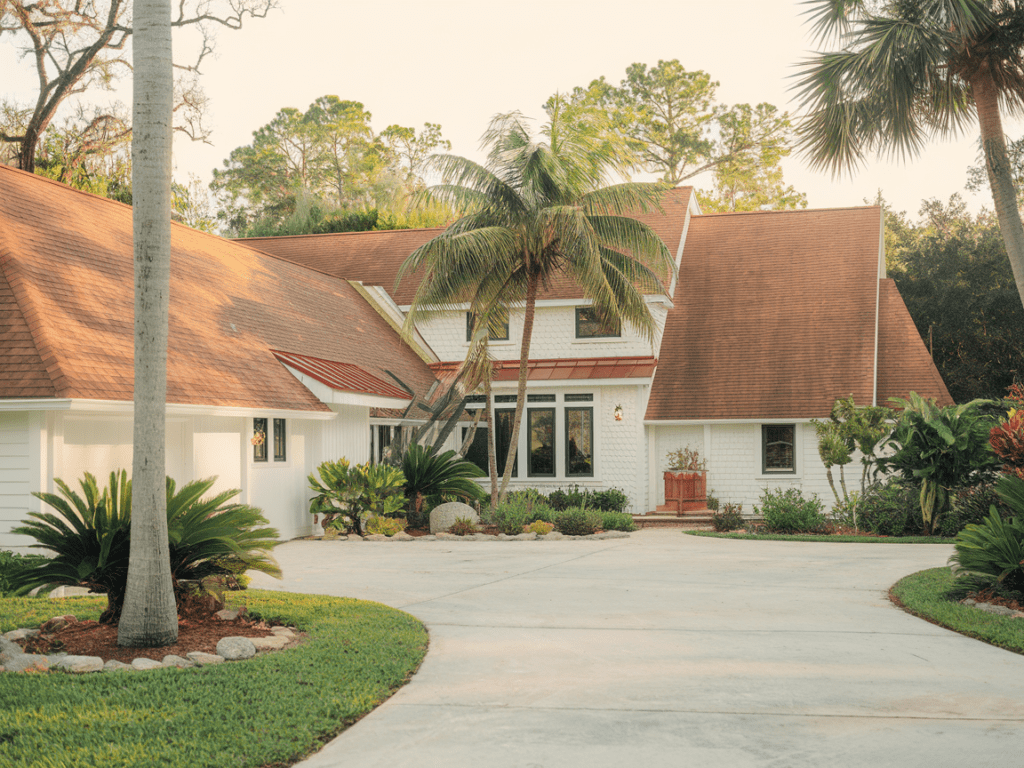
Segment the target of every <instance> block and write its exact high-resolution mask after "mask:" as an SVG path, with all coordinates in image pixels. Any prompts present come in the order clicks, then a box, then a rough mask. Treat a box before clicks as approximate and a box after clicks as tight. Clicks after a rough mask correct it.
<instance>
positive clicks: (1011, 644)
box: [889, 568, 1024, 653]
mask: <svg viewBox="0 0 1024 768" xmlns="http://www.w3.org/2000/svg"><path fill="white" fill-rule="evenodd" d="M952 586H953V574H952V573H951V572H950V570H949V568H931V569H929V570H927V571H919V572H918V573H912V574H911V575H910V576H907V577H906V578H903V579H900V580H899V581H898V582H896V583H895V584H894V585H893V587H892V589H891V590H889V594H890V596H892V597H893V598H894V602H896V603H897V604H898V605H901V606H902V607H903V609H904V610H906V611H909V612H910V613H912V614H914V615H915V616H920V617H921V618H922V619H927V620H928V621H931V622H933V623H935V624H938V625H939V626H942V627H946V628H948V629H952V630H953V631H954V632H959V633H960V634H962V635H967V636H968V637H975V638H977V639H978V640H984V641H985V642H986V643H991V644H992V645H998V646H999V647H1000V648H1005V649H1007V650H1009V651H1014V652H1015V653H1024V619H1014V618H1011V617H1009V616H997V615H995V614H994V613H986V612H985V611H980V610H978V609H977V608H972V607H970V606H968V605H961V604H960V603H958V602H955V601H953V600H949V599H948V598H946V597H945V594H946V592H947V591H948V590H949V589H950V587H952Z"/></svg>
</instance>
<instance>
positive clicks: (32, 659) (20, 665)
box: [4, 653, 50, 672]
mask: <svg viewBox="0 0 1024 768" xmlns="http://www.w3.org/2000/svg"><path fill="white" fill-rule="evenodd" d="M4 669H6V670H7V671H8V672H46V671H48V670H49V669H50V659H49V658H48V657H46V656H38V655H36V654H34V653H19V654H18V655H17V656H12V657H10V658H8V659H7V660H6V661H5V662H4Z"/></svg>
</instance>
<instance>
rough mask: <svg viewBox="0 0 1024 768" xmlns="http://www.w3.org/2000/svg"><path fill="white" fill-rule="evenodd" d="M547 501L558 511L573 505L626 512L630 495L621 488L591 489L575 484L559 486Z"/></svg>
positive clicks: (570, 507)
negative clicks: (564, 486) (568, 486)
mask: <svg viewBox="0 0 1024 768" xmlns="http://www.w3.org/2000/svg"><path fill="white" fill-rule="evenodd" d="M547 502H548V504H549V505H550V506H551V508H552V509H554V510H555V511H557V512H561V511H562V510H565V509H572V508H573V507H587V508H589V509H596V510H598V511H600V512H624V511H625V510H626V507H628V506H629V497H628V496H627V495H626V494H625V493H624V492H623V491H622V490H620V489H619V488H609V489H607V490H604V491H591V490H587V489H586V488H580V487H579V486H578V485H574V486H572V487H571V488H567V489H565V490H563V489H561V488H559V489H558V490H556V491H552V492H551V493H550V494H549V496H548V498H547Z"/></svg>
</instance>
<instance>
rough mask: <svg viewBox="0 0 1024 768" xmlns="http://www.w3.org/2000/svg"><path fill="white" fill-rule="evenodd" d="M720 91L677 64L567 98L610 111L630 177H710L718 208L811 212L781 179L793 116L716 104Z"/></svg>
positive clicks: (765, 107) (640, 67)
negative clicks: (637, 173) (799, 208)
mask: <svg viewBox="0 0 1024 768" xmlns="http://www.w3.org/2000/svg"><path fill="white" fill-rule="evenodd" d="M717 88H718V82H717V81H714V80H712V79H711V77H710V75H708V73H706V72H703V71H701V70H696V71H693V72H689V71H687V70H686V69H685V68H684V67H683V66H682V65H681V64H680V63H679V60H678V59H672V60H671V61H659V62H658V64H657V66H654V67H648V66H647V65H646V64H641V63H635V64H631V65H630V66H629V67H628V68H627V70H626V77H625V78H624V79H623V80H622V82H621V84H620V85H619V86H617V87H616V86H614V85H611V84H609V83H607V82H605V80H604V78H601V79H599V80H594V81H592V82H591V83H590V85H589V86H588V87H587V88H576V89H574V90H573V91H572V93H571V94H569V95H568V96H567V97H564V98H565V99H566V100H567V101H568V102H569V103H570V104H571V105H573V106H575V107H576V108H581V107H588V106H589V107H597V108H599V109H602V110H604V111H605V113H606V114H607V116H608V119H609V126H608V129H607V135H608V136H611V137H615V138H617V139H618V140H619V141H621V142H622V143H624V145H625V147H626V148H627V149H628V154H627V155H626V157H627V161H626V162H625V164H624V165H625V169H626V170H627V172H628V171H646V172H649V173H656V174H659V175H660V177H661V179H662V181H664V182H665V183H666V184H671V185H672V186H676V185H678V184H680V183H681V182H683V181H685V180H687V179H691V178H693V177H695V176H698V175H700V174H702V173H705V172H708V171H711V172H713V173H714V190H713V191H712V192H709V193H708V194H707V195H702V196H701V200H702V202H704V201H706V202H707V204H708V206H709V207H710V208H711V209H712V210H755V209H758V208H795V207H797V206H803V207H805V206H806V205H807V202H806V198H805V197H804V195H802V194H800V193H798V192H796V191H795V190H793V188H792V187H786V186H785V184H784V183H783V181H782V168H781V166H780V161H781V160H782V158H784V157H786V156H787V155H789V153H790V151H791V131H792V126H791V123H790V120H789V115H788V113H785V112H783V113H780V112H779V111H778V109H777V108H776V107H774V106H772V105H771V104H767V103H762V104H758V105H757V106H756V107H752V106H751V105H749V104H737V105H736V106H734V107H726V106H724V105H722V104H719V103H718V102H717V101H716V100H715V91H716V89H717ZM549 112H550V102H549Z"/></svg>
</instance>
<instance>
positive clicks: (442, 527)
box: [430, 501, 480, 533]
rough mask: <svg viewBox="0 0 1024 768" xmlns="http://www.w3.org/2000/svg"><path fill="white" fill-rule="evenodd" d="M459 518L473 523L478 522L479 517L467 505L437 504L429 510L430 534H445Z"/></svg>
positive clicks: (459, 503) (458, 502)
mask: <svg viewBox="0 0 1024 768" xmlns="http://www.w3.org/2000/svg"><path fill="white" fill-rule="evenodd" d="M460 517H465V518H468V519H470V520H472V521H473V522H474V523H479V522H480V516H479V515H478V514H477V513H476V510H475V509H473V508H472V507H471V506H469V504H463V503H462V502H461V501H449V502H448V503H446V504H439V505H438V506H436V507H434V508H433V509H432V510H430V532H431V533H447V532H448V529H449V528H451V527H452V526H453V525H454V524H455V521H456V519H458V518H460Z"/></svg>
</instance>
